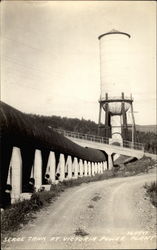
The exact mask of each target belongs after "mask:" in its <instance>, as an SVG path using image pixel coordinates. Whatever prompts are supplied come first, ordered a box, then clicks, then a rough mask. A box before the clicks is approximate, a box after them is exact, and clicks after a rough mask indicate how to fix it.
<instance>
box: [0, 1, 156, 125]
mask: <svg viewBox="0 0 157 250" xmlns="http://www.w3.org/2000/svg"><path fill="white" fill-rule="evenodd" d="M112 29H117V30H120V31H122V32H127V33H129V34H130V35H131V39H130V41H129V51H130V52H129V53H130V62H129V67H130V74H129V75H128V84H130V92H131V93H132V95H133V98H134V103H133V105H134V111H135V122H136V124H139V125H148V124H149V125H150V124H156V2H155V1H17V2H16V1H3V2H2V4H1V35H2V42H1V65H2V66H1V100H2V101H4V102H6V103H8V104H9V105H11V106H13V107H15V108H17V109H19V110H21V111H23V112H26V113H35V114H41V115H57V116H66V117H72V118H74V117H76V118H84V119H90V120H93V121H95V122H98V112H99V103H98V99H99V97H100V51H99V41H98V36H99V35H100V34H102V33H105V32H108V31H110V30H112ZM120 93H121V91H120Z"/></svg>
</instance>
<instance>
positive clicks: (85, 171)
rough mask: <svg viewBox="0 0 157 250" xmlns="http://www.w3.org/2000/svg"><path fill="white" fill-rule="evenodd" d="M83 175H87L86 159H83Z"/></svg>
mask: <svg viewBox="0 0 157 250" xmlns="http://www.w3.org/2000/svg"><path fill="white" fill-rule="evenodd" d="M84 176H87V161H84Z"/></svg>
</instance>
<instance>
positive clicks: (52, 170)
mask: <svg viewBox="0 0 157 250" xmlns="http://www.w3.org/2000/svg"><path fill="white" fill-rule="evenodd" d="M47 169H49V173H48V174H49V175H50V178H51V180H52V183H55V171H56V157H55V153H54V152H52V151H50V154H49V158H48V163H47Z"/></svg>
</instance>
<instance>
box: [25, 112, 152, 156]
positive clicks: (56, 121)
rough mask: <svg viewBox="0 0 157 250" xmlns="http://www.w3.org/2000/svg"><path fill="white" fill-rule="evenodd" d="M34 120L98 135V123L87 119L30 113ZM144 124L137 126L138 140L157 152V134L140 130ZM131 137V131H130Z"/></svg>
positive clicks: (150, 150) (146, 147) (53, 126)
mask: <svg viewBox="0 0 157 250" xmlns="http://www.w3.org/2000/svg"><path fill="white" fill-rule="evenodd" d="M30 116H31V117H33V118H34V120H36V121H38V122H41V123H42V124H44V125H45V126H46V127H48V126H50V127H52V128H58V129H63V130H68V131H73V132H79V133H84V134H91V135H98V124H97V123H95V122H93V121H91V120H85V119H83V118H82V119H78V118H67V117H60V116H41V115H33V114H30ZM141 127H142V126H139V125H138V126H137V129H138V130H137V131H136V139H135V140H136V142H140V143H143V144H144V148H145V151H147V152H149V153H157V134H156V133H155V132H150V131H148V132H147V131H140V130H141ZM128 134H129V138H130V139H131V131H129V133H128Z"/></svg>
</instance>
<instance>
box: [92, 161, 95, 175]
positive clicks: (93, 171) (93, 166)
mask: <svg viewBox="0 0 157 250" xmlns="http://www.w3.org/2000/svg"><path fill="white" fill-rule="evenodd" d="M94 175H95V165H94V162H92V176H94Z"/></svg>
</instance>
